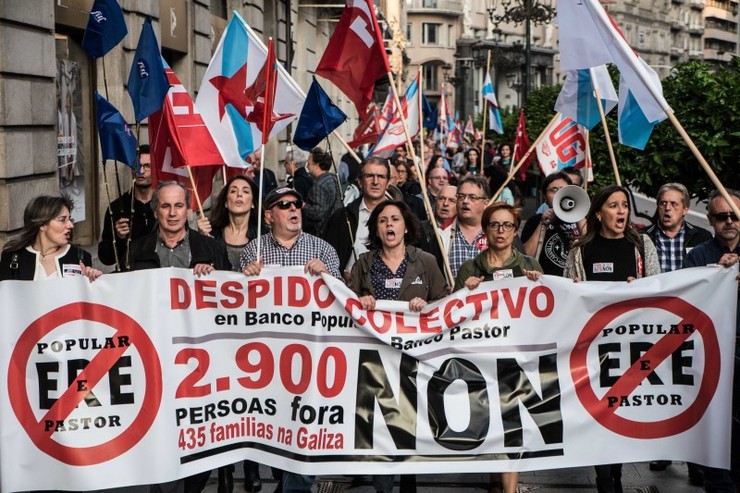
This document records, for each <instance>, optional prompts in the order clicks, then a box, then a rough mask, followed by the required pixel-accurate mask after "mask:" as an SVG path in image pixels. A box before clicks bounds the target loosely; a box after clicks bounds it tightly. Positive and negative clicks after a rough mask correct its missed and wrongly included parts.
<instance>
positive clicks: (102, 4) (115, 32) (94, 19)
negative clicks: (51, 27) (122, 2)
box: [82, 0, 128, 58]
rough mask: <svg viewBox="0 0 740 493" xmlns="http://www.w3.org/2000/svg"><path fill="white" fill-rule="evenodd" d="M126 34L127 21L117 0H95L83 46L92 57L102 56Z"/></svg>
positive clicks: (83, 38)
mask: <svg viewBox="0 0 740 493" xmlns="http://www.w3.org/2000/svg"><path fill="white" fill-rule="evenodd" d="M126 34H128V29H126V21H125V20H124V18H123V12H121V7H119V6H118V3H117V2H116V0H95V3H93V6H92V9H91V10H90V17H89V18H88V20H87V28H85V34H84V36H82V48H83V49H84V50H85V51H86V52H87V54H88V55H90V56H91V57H93V58H100V57H101V56H104V55H105V54H106V53H108V52H109V51H110V50H112V49H113V48H115V46H116V45H117V44H118V43H120V42H121V40H122V39H123V38H125V37H126Z"/></svg>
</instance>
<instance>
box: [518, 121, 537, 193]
mask: <svg viewBox="0 0 740 493" xmlns="http://www.w3.org/2000/svg"><path fill="white" fill-rule="evenodd" d="M514 147H516V154H515V155H514V162H515V163H517V164H518V163H519V161H521V159H522V158H523V157H524V155H525V154H526V153H527V151H528V150H529V137H528V136H527V125H526V124H525V123H524V109H522V110H521V111H520V112H519V124H518V125H517V126H516V137H515V138H514ZM533 159H534V153H531V154H530V155H529V157H528V158H527V160H526V161H525V162H524V164H523V165H522V167H521V168H519V178H521V179H522V180H526V179H527V170H528V169H529V166H530V165H531V164H532V160H533Z"/></svg>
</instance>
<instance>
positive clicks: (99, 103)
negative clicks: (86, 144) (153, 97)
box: [95, 91, 136, 169]
mask: <svg viewBox="0 0 740 493" xmlns="http://www.w3.org/2000/svg"><path fill="white" fill-rule="evenodd" d="M95 115H96V118H97V122H98V135H100V149H101V151H102V154H103V161H107V160H109V159H113V160H115V161H121V162H122V163H126V164H127V165H128V166H130V167H131V168H133V169H136V137H135V136H134V133H133V132H132V131H131V128H130V127H129V126H128V124H127V123H126V120H124V119H123V115H121V113H120V112H119V111H118V110H117V109H116V107H115V106H113V105H112V104H110V103H109V102H108V101H106V99H105V98H104V97H103V96H101V95H100V94H98V91H95Z"/></svg>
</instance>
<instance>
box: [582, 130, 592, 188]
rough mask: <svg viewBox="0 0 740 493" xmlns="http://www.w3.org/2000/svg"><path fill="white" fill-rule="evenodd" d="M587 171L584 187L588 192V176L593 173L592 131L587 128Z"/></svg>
mask: <svg viewBox="0 0 740 493" xmlns="http://www.w3.org/2000/svg"><path fill="white" fill-rule="evenodd" d="M585 132H586V172H585V173H584V174H583V189H584V190H585V191H587V192H588V177H589V175H590V174H591V168H592V167H593V163H592V162H591V132H589V131H588V129H586V131H585Z"/></svg>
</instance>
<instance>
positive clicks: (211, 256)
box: [131, 228, 231, 270]
mask: <svg viewBox="0 0 740 493" xmlns="http://www.w3.org/2000/svg"><path fill="white" fill-rule="evenodd" d="M158 234H159V233H158V231H157V230H156V229H155V230H154V231H152V232H151V233H149V234H148V235H146V236H144V237H142V238H139V239H138V240H136V241H134V242H133V243H132V244H131V270H143V269H158V268H160V267H161V265H160V263H159V255H157V252H156V247H157V237H158ZM188 235H189V241H190V267H195V265H196V264H211V265H213V267H214V268H215V269H216V270H231V263H230V262H229V257H228V255H227V254H226V247H225V246H224V244H223V243H221V242H219V241H216V240H214V239H213V238H211V237H209V236H206V235H202V234H200V233H199V232H197V231H195V230H193V229H190V228H188Z"/></svg>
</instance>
